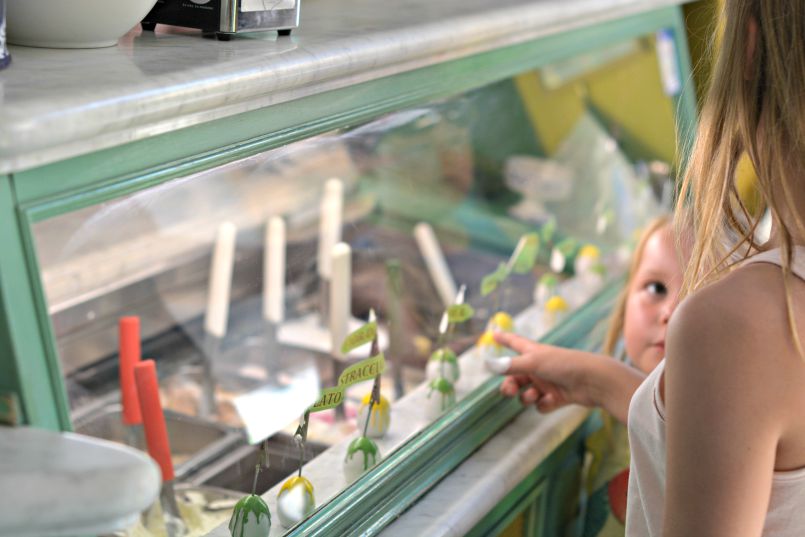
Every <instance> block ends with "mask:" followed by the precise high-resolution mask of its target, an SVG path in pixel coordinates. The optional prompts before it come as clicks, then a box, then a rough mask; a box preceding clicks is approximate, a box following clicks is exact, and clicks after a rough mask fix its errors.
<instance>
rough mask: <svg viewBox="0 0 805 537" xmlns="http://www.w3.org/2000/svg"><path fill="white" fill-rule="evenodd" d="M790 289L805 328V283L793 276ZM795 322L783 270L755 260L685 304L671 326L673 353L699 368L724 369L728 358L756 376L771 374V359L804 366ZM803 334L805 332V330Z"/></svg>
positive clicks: (796, 313)
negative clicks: (796, 341)
mask: <svg viewBox="0 0 805 537" xmlns="http://www.w3.org/2000/svg"><path fill="white" fill-rule="evenodd" d="M789 290H790V292H791V294H792V304H794V308H795V309H794V312H795V318H796V319H798V320H799V319H802V322H800V323H799V325H798V326H801V328H805V308H802V307H800V306H797V305H798V304H803V302H804V301H805V282H803V281H802V280H800V279H798V278H796V277H792V278H791V283H790V286H789ZM798 310H801V311H798ZM789 326H790V325H789V322H788V314H787V309H786V288H785V285H784V280H783V273H782V269H781V268H780V267H779V266H777V265H772V264H769V263H753V264H751V265H747V266H744V267H741V268H738V269H736V270H734V271H733V272H731V273H730V274H729V275H727V276H725V277H724V278H722V279H720V280H719V281H717V282H715V283H713V284H711V285H708V286H706V287H704V288H702V289H700V290H698V291H697V292H696V293H694V294H693V295H691V296H689V297H687V298H686V299H685V300H684V301H683V302H682V303H681V304H680V305H679V307H678V308H677V310H676V311H675V313H674V315H673V317H672V318H671V324H670V326H669V335H668V339H669V341H668V345H669V349H668V351H669V356H671V355H672V353H674V355H673V356H674V359H675V360H677V359H678V360H680V361H682V362H685V361H691V362H693V363H691V364H689V366H690V367H693V368H694V369H698V368H700V367H702V368H707V367H713V368H722V367H723V365H724V359H727V360H730V361H736V363H741V364H742V368H741V369H742V371H743V372H744V373H748V374H752V375H754V374H760V373H761V372H762V373H768V372H769V371H767V370H768V369H769V366H770V365H771V363H770V362H771V361H779V362H787V363H789V365H795V366H797V367H801V366H802V362H801V360H800V359H799V356H798V353H797V351H796V347H795V345H794V343H793V338H792V335H791V330H790V328H789ZM798 332H799V334H800V337H801V338H803V337H804V336H805V331H804V330H802V329H800V330H798ZM675 351H678V354H677V353H675ZM792 358H793V359H795V360H796V361H795V362H792V361H791V359H792ZM771 369H774V370H777V371H778V372H779V369H778V368H776V367H774V368H771ZM761 370H762V371H761ZM764 376H765V375H764Z"/></svg>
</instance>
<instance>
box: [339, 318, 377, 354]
mask: <svg viewBox="0 0 805 537" xmlns="http://www.w3.org/2000/svg"><path fill="white" fill-rule="evenodd" d="M376 337H377V322H375V321H372V322H371V323H366V324H365V325H363V326H361V327H360V328H358V329H357V330H355V331H354V332H352V333H351V334H350V335H348V336H347V337H346V338H345V339H344V343H342V344H341V353H342V354H347V353H348V352H350V351H352V350H355V349H357V348H358V347H360V346H361V345H366V344H367V343H370V342H371V341H372V340H373V339H374V338H376Z"/></svg>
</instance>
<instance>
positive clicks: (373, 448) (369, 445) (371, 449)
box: [347, 436, 379, 472]
mask: <svg viewBox="0 0 805 537" xmlns="http://www.w3.org/2000/svg"><path fill="white" fill-rule="evenodd" d="M358 452H360V453H363V471H364V472H365V471H366V470H368V469H369V468H371V467H372V466H374V465H375V464H377V454H378V453H379V449H378V447H377V444H375V442H374V440H372V439H371V438H369V437H367V436H359V437H358V438H356V439H355V440H353V441H352V442H350V443H349V447H348V448H347V461H351V460H352V457H354V456H355V454H356V453H358ZM369 457H371V458H372V462H371V464H370V463H369Z"/></svg>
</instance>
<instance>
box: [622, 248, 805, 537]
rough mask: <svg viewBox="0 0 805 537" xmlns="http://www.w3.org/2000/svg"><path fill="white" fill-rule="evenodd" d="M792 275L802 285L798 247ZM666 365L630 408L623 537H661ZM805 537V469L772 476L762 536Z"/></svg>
mask: <svg viewBox="0 0 805 537" xmlns="http://www.w3.org/2000/svg"><path fill="white" fill-rule="evenodd" d="M760 262H766V263H774V264H776V265H779V264H780V250H779V249H774V250H769V251H767V252H762V253H760V254H757V255H755V256H752V257H751V258H750V259H748V260H746V261H745V262H744V263H745V264H748V263H760ZM791 272H793V273H794V274H796V275H797V276H798V277H799V278H801V279H803V280H805V248H803V247H799V246H798V247H797V249H796V251H795V256H794V260H793V264H792V267H791ZM664 370H665V360H663V361H662V362H660V364H659V365H658V366H657V367H656V368H655V369H654V371H652V372H651V374H650V375H649V376H648V377H647V378H646V380H644V381H643V383H642V384H641V385H640V387H639V388H638V389H637V391H636V392H635V394H634V396H633V397H632V402H631V403H630V405H629V448H630V449H631V455H632V460H631V463H630V470H629V495H628V499H627V507H626V536H627V537H661V535H662V524H663V510H664V508H665V446H666V443H665V404H664V403H663V400H662V397H660V378H662V373H663V371H664ZM803 535H805V468H802V469H798V470H792V471H788V472H774V477H773V478H772V487H771V498H770V501H769V510H768V512H767V513H766V521H765V523H764V526H763V534H762V537H795V536H796V537H802V536H803Z"/></svg>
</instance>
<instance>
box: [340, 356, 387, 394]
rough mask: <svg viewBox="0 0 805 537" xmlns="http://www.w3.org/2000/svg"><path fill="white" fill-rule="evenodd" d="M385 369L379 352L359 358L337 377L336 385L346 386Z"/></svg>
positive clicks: (380, 372)
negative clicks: (359, 359) (369, 356)
mask: <svg viewBox="0 0 805 537" xmlns="http://www.w3.org/2000/svg"><path fill="white" fill-rule="evenodd" d="M385 370H386V359H385V358H384V357H383V353H382V352H381V353H380V354H378V355H377V356H372V357H371V358H367V359H366V360H361V361H360V362H358V363H357V364H354V365H351V366H349V367H348V368H346V369H345V370H344V372H343V373H341V376H339V377H338V386H339V387H341V388H342V389H343V388H346V387H347V386H352V385H353V384H355V383H358V382H363V381H364V380H371V379H373V378H375V377H376V376H378V375H380V374H382V373H383V372H384V371H385Z"/></svg>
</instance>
